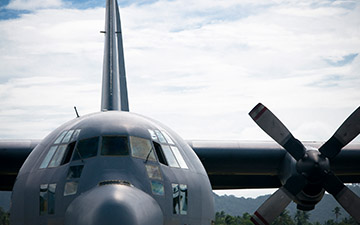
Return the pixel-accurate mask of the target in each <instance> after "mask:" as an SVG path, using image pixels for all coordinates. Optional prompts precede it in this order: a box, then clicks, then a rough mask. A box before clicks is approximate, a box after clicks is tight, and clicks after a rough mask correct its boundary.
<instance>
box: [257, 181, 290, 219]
mask: <svg viewBox="0 0 360 225" xmlns="http://www.w3.org/2000/svg"><path fill="white" fill-rule="evenodd" d="M290 202H291V198H290V197H289V196H288V195H287V193H286V189H285V188H284V187H281V188H279V189H278V190H277V191H276V192H275V193H274V194H272V195H271V196H270V197H269V198H268V199H266V201H265V202H264V203H263V204H262V205H261V206H260V208H258V210H256V212H255V213H254V215H253V216H252V217H251V221H252V222H253V223H254V224H256V225H268V224H271V223H272V222H273V221H274V220H275V219H276V217H278V216H279V215H280V214H281V212H282V211H284V209H285V208H286V207H287V206H288V205H289V204H290Z"/></svg>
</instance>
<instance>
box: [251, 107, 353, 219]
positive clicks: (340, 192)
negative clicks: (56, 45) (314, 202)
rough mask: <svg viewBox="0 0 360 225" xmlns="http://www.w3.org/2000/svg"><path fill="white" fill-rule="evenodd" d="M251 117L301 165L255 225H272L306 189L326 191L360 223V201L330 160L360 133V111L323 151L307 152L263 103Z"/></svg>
mask: <svg viewBox="0 0 360 225" xmlns="http://www.w3.org/2000/svg"><path fill="white" fill-rule="evenodd" d="M249 115H250V117H251V118H252V119H253V120H254V121H255V123H257V124H258V125H259V127H260V128H261V129H262V130H264V131H265V133H267V134H268V135H269V136H270V137H272V138H273V139H274V140H275V141H276V142H277V143H278V144H279V145H281V146H282V147H283V148H284V149H285V150H286V151H287V152H288V153H289V154H290V155H291V156H292V157H293V158H294V159H295V160H296V161H297V163H296V169H297V172H298V173H296V174H295V175H293V176H291V177H290V178H288V179H287V181H286V182H285V184H284V185H283V186H282V187H281V188H279V189H278V190H277V191H276V192H275V193H274V194H273V195H271V196H270V197H269V198H268V199H267V200H266V201H265V202H264V203H263V204H262V205H261V206H260V207H259V208H258V210H257V211H256V212H255V213H254V216H253V217H252V218H251V220H252V222H253V223H254V224H259V225H263V224H264V225H265V224H271V222H272V221H274V220H275V219H276V217H278V216H279V215H280V214H281V212H282V211H283V210H284V209H285V208H286V207H287V206H288V204H290V202H291V200H294V199H296V196H297V195H298V194H300V193H301V192H304V189H306V191H307V192H308V191H309V190H310V191H317V192H321V191H323V189H325V190H326V191H327V192H329V193H330V194H332V195H333V196H334V198H335V199H336V200H337V201H338V202H339V203H340V205H341V206H342V207H343V208H344V209H345V210H346V211H347V212H348V213H349V214H350V215H351V216H352V217H353V218H354V219H355V220H356V221H357V222H358V223H360V213H359V212H360V211H359V209H360V198H359V197H358V196H357V195H356V194H354V193H353V192H352V191H351V190H350V189H349V188H347V187H346V186H345V185H344V184H343V183H342V181H341V180H340V179H339V178H338V177H336V176H335V174H334V173H332V172H331V171H330V163H329V160H330V159H333V158H335V157H336V156H337V155H338V154H339V153H340V151H341V149H342V148H343V147H344V146H345V145H347V144H348V143H349V142H351V141H352V140H353V139H354V138H355V137H356V136H357V135H358V134H359V133H360V107H358V108H357V109H356V110H355V111H354V112H353V113H352V114H351V115H350V116H349V117H348V118H347V119H346V120H345V122H344V123H343V124H342V125H341V126H340V127H339V128H338V130H337V131H336V132H335V134H334V135H333V136H332V137H331V138H330V139H329V140H328V141H327V142H325V144H324V145H322V146H321V147H320V148H319V151H316V150H307V149H306V148H305V146H304V145H303V144H302V143H301V142H300V141H299V140H298V139H296V138H295V137H294V136H293V135H292V134H291V133H290V131H289V130H288V129H287V128H286V127H285V125H284V124H283V123H282V122H281V121H280V120H279V119H278V118H277V117H276V116H275V115H274V114H273V113H272V112H271V111H270V110H269V109H268V108H266V107H265V106H264V105H262V104H261V103H259V104H257V105H256V106H255V107H254V108H253V109H252V110H251V111H250V113H249ZM311 189H314V190H311ZM315 189H316V190H315ZM305 207H307V206H305ZM310 208H311V207H310Z"/></svg>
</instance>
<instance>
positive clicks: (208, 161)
mask: <svg viewBox="0 0 360 225" xmlns="http://www.w3.org/2000/svg"><path fill="white" fill-rule="evenodd" d="M187 142H188V144H189V145H190V147H192V149H193V150H194V151H195V153H196V154H197V155H198V157H199V159H200V160H201V162H202V163H203V165H204V167H205V169H206V171H207V173H208V176H209V178H210V182H211V185H212V188H213V189H214V190H216V189H245V188H278V187H281V185H282V180H283V179H286V175H287V174H288V173H290V172H291V171H288V170H289V167H288V166H289V160H292V159H291V157H290V156H289V154H288V153H287V152H286V151H285V150H284V149H283V148H282V147H281V146H280V145H278V144H276V143H271V142H245V141H197V140H196V141H195V140H194V141H187ZM39 143H40V140H1V141H0V191H11V190H12V186H13V184H14V182H15V179H16V176H17V173H18V171H19V170H20V168H21V166H22V164H23V163H24V161H25V159H26V158H27V156H28V155H29V154H30V152H31V151H32V150H33V149H34V148H35V147H36V145H38V144H39ZM306 144H307V145H310V146H312V147H319V146H320V145H321V144H322V143H320V142H311V143H306ZM359 162H360V144H352V145H348V146H346V147H345V148H344V149H343V150H342V151H341V152H340V154H339V155H338V156H337V157H336V158H335V159H333V160H332V161H331V164H330V165H331V169H332V171H333V172H334V173H335V175H337V176H338V177H339V178H340V179H341V180H342V181H343V182H344V183H360V163H359ZM290 169H291V168H290ZM294 169H295V168H294Z"/></svg>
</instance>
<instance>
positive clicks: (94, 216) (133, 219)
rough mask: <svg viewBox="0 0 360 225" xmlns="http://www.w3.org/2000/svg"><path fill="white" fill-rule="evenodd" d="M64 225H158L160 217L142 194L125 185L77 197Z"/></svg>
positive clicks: (148, 198) (158, 208) (99, 187)
mask: <svg viewBox="0 0 360 225" xmlns="http://www.w3.org/2000/svg"><path fill="white" fill-rule="evenodd" d="M65 224H66V225H74V224H76V225H115V224H116V225H140V224H147V225H159V224H163V214H162V211H161V209H160V207H159V205H158V204H157V202H156V201H155V200H154V199H153V198H152V197H151V196H150V195H148V194H146V193H145V192H143V191H141V190H139V189H137V188H135V187H130V186H126V185H119V184H111V185H103V186H97V187H95V188H93V189H91V190H89V191H87V192H85V193H83V194H81V195H80V196H78V197H77V198H76V199H75V200H74V201H73V202H72V203H71V204H70V205H69V207H68V209H67V210H66V214H65Z"/></svg>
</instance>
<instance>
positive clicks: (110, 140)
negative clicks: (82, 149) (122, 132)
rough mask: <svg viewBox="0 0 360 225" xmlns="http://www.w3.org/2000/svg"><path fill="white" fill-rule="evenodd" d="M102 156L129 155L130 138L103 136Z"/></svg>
mask: <svg viewBox="0 0 360 225" xmlns="http://www.w3.org/2000/svg"><path fill="white" fill-rule="evenodd" d="M101 155H108V156H126V155H129V143H128V138H127V137H125V136H103V137H102V143H101Z"/></svg>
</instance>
